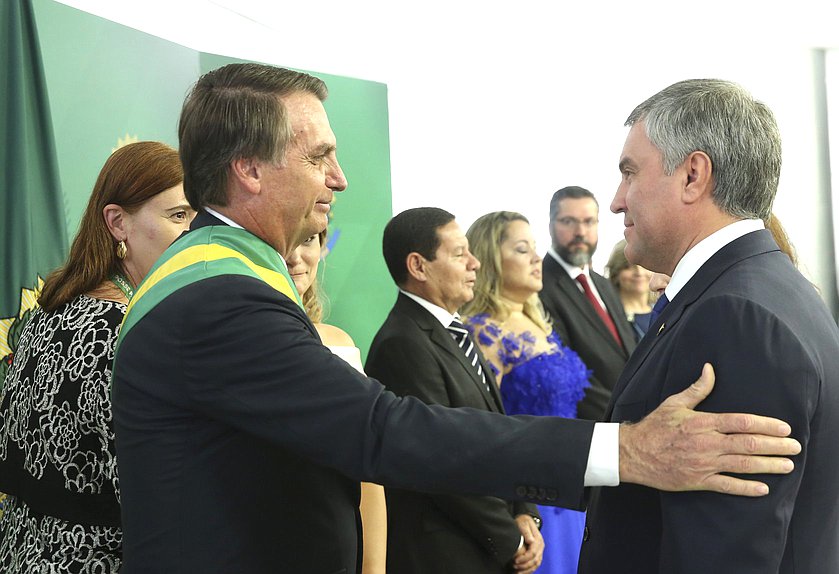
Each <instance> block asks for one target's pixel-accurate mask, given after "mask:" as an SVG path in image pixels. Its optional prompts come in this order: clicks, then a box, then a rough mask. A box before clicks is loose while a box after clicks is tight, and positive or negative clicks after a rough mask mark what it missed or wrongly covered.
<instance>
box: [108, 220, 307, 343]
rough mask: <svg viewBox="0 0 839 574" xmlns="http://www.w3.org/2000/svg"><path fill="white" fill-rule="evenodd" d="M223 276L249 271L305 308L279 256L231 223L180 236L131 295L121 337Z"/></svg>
mask: <svg viewBox="0 0 839 574" xmlns="http://www.w3.org/2000/svg"><path fill="white" fill-rule="evenodd" d="M219 275H246V276H248V277H253V278H255V279H259V280H260V281H263V282H264V283H267V284H268V285H270V286H271V287H273V288H274V289H276V290H277V291H279V292H280V293H282V294H283V295H285V296H286V297H288V298H289V299H291V300H292V301H295V302H296V303H297V304H298V305H300V307H301V308H302V306H303V304H302V302H301V300H300V295H299V294H298V293H297V289H296V288H295V287H294V282H293V281H292V280H291V277H290V276H289V274H288V269H286V266H285V264H284V263H283V261H282V259H281V258H280V256H279V254H278V253H277V252H276V251H275V250H274V249H273V248H272V247H271V246H270V245H268V244H267V243H265V242H264V241H262V240H261V239H259V238H258V237H256V236H255V235H253V234H252V233H250V232H248V231H246V230H244V229H240V228H238V227H231V226H227V225H212V226H207V227H200V228H198V229H196V230H194V231H190V232H189V233H187V234H186V235H185V236H183V237H181V238H179V239H178V240H177V241H175V243H173V244H172V245H171V247H169V249H167V250H166V251H165V252H164V253H163V255H161V257H160V259H158V260H157V262H156V263H155V264H154V266H153V267H152V268H151V270H150V271H149V274H148V275H147V276H146V278H145V279H144V280H143V282H142V283H140V285H139V286H138V287H137V291H136V292H135V293H134V296H133V297H132V298H131V302H130V303H129V305H128V310H127V311H126V313H125V318H124V319H123V321H122V327H121V328H120V332H119V339H118V340H117V347H116V352H115V355H116V354H117V353H119V347H120V344H121V343H122V341H123V339H125V337H126V335H128V333H129V332H130V331H131V328H132V327H134V325H136V324H137V323H138V322H139V321H140V320H141V319H142V318H143V317H145V316H146V315H147V314H148V313H149V312H150V311H151V310H152V309H154V308H155V307H156V306H157V304H158V303H160V302H161V301H163V300H164V299H166V297H168V296H169V295H171V294H172V293H174V292H175V291H177V290H179V289H181V288H183V287H186V286H187V285H191V284H192V283H196V282H198V281H202V280H204V279H209V278H210V277H217V276H219Z"/></svg>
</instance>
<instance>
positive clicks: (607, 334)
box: [539, 185, 635, 420]
mask: <svg viewBox="0 0 839 574" xmlns="http://www.w3.org/2000/svg"><path fill="white" fill-rule="evenodd" d="M598 213H599V206H598V205H597V200H596V199H595V198H594V194H592V193H591V192H590V191H589V190H587V189H584V188H582V187H578V186H573V185H572V186H569V187H563V188H562V189H560V190H559V191H557V192H556V193H554V194H553V197H552V198H551V205H550V217H551V219H550V233H551V248H550V249H549V250H548V255H546V256H545V258H544V261H543V262H542V276H543V281H544V286H543V287H542V291H541V293H539V297H540V299H541V300H542V304H543V305H544V306H545V310H546V311H547V312H548V314H549V315H550V317H551V319H552V320H553V326H554V329H555V330H556V332H557V333H558V334H559V336H560V338H561V339H562V341H563V343H565V344H566V345H568V346H569V347H571V348H572V349H574V350H575V351H576V352H577V353H578V354H579V355H580V358H581V359H582V360H583V362H584V363H585V364H586V366H588V368H590V369H591V370H592V374H591V378H590V382H591V386H590V387H589V388H588V389H586V395H585V397H584V398H583V400H582V401H580V402H579V404H578V405H577V416H578V417H579V418H583V419H590V420H599V419H601V418H602V417H603V414H604V413H605V412H606V405H607V404H608V403H609V397H610V396H611V394H612V389H613V388H614V386H615V382H616V381H617V380H618V377H619V376H620V374H621V371H622V370H623V367H624V365H625V364H626V361H627V359H628V358H629V355H630V354H631V353H632V351H633V349H634V348H635V338H634V336H633V334H632V326H631V325H630V324H629V322H628V321H627V320H626V315H625V314H624V312H623V307H622V305H621V302H620V299H619V298H618V294H617V293H615V290H614V288H613V287H612V285H611V284H610V283H609V280H608V279H606V278H604V277H603V276H602V275H599V274H597V273H595V272H594V271H592V270H591V257H592V255H594V251H595V250H596V249H597V223H598V220H597V217H598Z"/></svg>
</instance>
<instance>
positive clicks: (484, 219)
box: [461, 211, 551, 333]
mask: <svg viewBox="0 0 839 574" xmlns="http://www.w3.org/2000/svg"><path fill="white" fill-rule="evenodd" d="M514 221H524V222H525V223H527V224H529V223H530V222H529V221H528V220H527V218H526V217H525V216H524V215H522V214H520V213H516V212H514V211H494V212H492V213H487V214H486V215H483V216H481V217H479V218H478V219H477V220H475V222H474V223H473V224H472V225H471V226H469V230H468V231H467V232H466V238H467V239H469V250H470V251H472V254H473V255H475V257H477V258H478V260H479V261H480V262H481V266H480V267H479V268H478V271H477V280H476V281H475V289H474V292H475V297H474V298H473V299H472V300H471V301H469V302H468V303H466V304H465V305H464V306H463V308H462V309H461V311H462V313H463V314H464V315H480V314H483V313H486V314H489V316H490V317H491V318H492V319H495V320H497V321H504V320H505V319H507V317H508V316H509V314H510V311H509V309H508V308H507V306H506V305H504V303H503V302H502V300H501V287H502V283H503V280H502V279H503V278H502V276H501V249H500V247H501V243H502V242H503V241H504V239H505V238H506V233H507V228H508V227H509V225H510V224H511V223H512V222H514ZM523 312H524V315H525V316H526V317H527V318H529V319H530V320H531V321H533V322H534V323H536V325H538V326H539V328H541V329H542V330H544V331H545V333H550V331H551V328H550V320H549V319H548V316H547V314H546V313H545V309H544V308H543V307H542V302H541V301H540V300H539V295H538V293H533V294H532V295H531V296H530V297H528V298H527V300H526V301H525V302H524V309H523Z"/></svg>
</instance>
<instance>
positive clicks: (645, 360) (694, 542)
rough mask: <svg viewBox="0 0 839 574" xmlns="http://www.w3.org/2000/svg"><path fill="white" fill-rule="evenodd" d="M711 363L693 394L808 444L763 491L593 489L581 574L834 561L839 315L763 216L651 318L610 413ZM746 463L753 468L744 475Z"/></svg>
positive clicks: (835, 568)
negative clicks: (775, 422)
mask: <svg viewBox="0 0 839 574" xmlns="http://www.w3.org/2000/svg"><path fill="white" fill-rule="evenodd" d="M705 362H710V363H711V364H713V366H714V369H715V371H716V385H715V388H714V390H713V392H712V393H711V395H710V396H709V397H708V398H707V399H706V400H705V401H704V402H702V403H701V404H700V405H699V409H700V410H705V411H713V412H748V413H756V414H761V415H767V416H773V417H777V418H780V419H782V420H785V421H787V422H789V423H790V425H791V426H792V434H793V436H794V437H795V438H796V439H798V440H799V441H800V442H801V444H802V446H803V450H802V453H801V454H800V455H798V456H796V457H795V471H794V472H793V473H792V474H791V475H787V476H779V475H773V476H758V477H757V478H759V479H760V480H762V481H765V482H767V483H768V484H769V487H770V494H769V495H768V496H765V497H762V498H741V497H735V496H727V495H724V494H713V493H708V492H696V493H690V492H687V493H667V492H659V491H656V490H653V489H649V488H646V487H642V486H636V485H631V484H625V485H621V486H619V487H617V488H603V489H597V490H598V492H596V493H595V496H594V497H593V501H592V504H590V506H589V512H588V524H587V531H588V532H587V541H586V542H584V543H583V551H582V555H581V558H580V570H579V571H580V572H581V573H584V574H606V573H609V574H612V573H614V572H620V573H622V574H655V573H661V574H671V573H696V574H700V573H701V574H708V573H716V574H723V573H726V574H727V573H729V572H730V573H736V574H767V573H769V572H781V573H785V574H802V573H807V574H821V573H827V572H839V534H837V533H839V456H837V453H839V450H837V446H836V441H837V438H839V329H837V326H836V323H835V322H834V320H833V319H832V317H831V316H830V314H829V312H828V311H827V309H826V307H825V305H824V304H823V303H822V301H821V299H820V297H819V295H818V293H817V292H816V289H815V288H814V287H813V285H811V284H810V283H809V282H808V281H807V280H805V279H804V277H802V276H801V274H800V273H798V271H797V270H795V269H794V268H793V266H792V264H791V263H790V260H789V258H788V257H787V256H786V255H785V254H783V253H782V252H781V251H780V250H779V249H778V246H777V245H776V244H775V242H774V241H773V239H772V237H771V235H770V233H769V232H768V231H766V230H761V231H756V232H753V233H749V234H747V235H745V236H743V237H741V238H739V239H737V240H735V241H733V242H732V243H730V244H728V245H726V246H725V247H723V248H722V249H721V250H720V251H718V252H717V253H716V254H715V255H713V256H712V257H711V258H710V259H709V260H708V261H707V262H706V263H705V264H704V265H703V266H702V267H701V268H700V269H699V271H698V272H697V273H696V274H695V275H694V277H693V278H692V279H691V280H690V281H689V282H688V283H687V284H686V285H685V286H684V287H683V288H682V290H681V291H680V292H679V293H678V295H677V296H676V297H675V298H674V300H673V301H672V302H671V303H670V304H669V305H668V306H667V307H666V308H665V309H664V311H663V312H662V314H661V315H660V316H659V317H658V318H657V319H656V321H654V322H653V323H652V325H651V326H650V329H649V331H647V334H646V335H645V336H644V338H643V339H642V340H641V342H640V343H639V346H638V348H637V349H636V350H635V353H634V354H633V355H632V357H631V358H630V360H629V362H628V363H627V365H626V369H625V370H624V373H623V375H622V376H621V378H620V380H619V381H618V384H617V386H616V387H615V390H614V394H613V398H612V403H611V405H610V407H609V412H608V416H609V418H610V420H612V421H637V420H639V419H641V418H642V417H643V416H644V415H646V414H647V413H649V412H650V411H652V410H653V409H654V408H655V407H656V406H657V405H659V404H660V403H661V402H662V401H663V400H664V399H665V398H667V397H668V396H670V395H671V394H673V393H675V392H678V391H681V390H682V389H683V388H684V387H685V386H686V384H687V383H689V382H691V381H694V380H696V379H697V378H698V376H699V374H700V372H701V369H702V365H703V363H705ZM750 476H753V475H750Z"/></svg>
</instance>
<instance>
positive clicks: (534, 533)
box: [513, 514, 545, 574]
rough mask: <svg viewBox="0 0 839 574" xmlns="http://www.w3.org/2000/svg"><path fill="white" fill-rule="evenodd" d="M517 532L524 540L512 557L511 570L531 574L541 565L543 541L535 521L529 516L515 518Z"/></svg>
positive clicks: (543, 549) (522, 515)
mask: <svg viewBox="0 0 839 574" xmlns="http://www.w3.org/2000/svg"><path fill="white" fill-rule="evenodd" d="M516 523H517V524H518V525H519V532H521V535H522V537H523V538H524V544H522V546H521V548H519V550H518V552H516V555H515V556H513V570H515V571H516V572H520V573H521V574H531V573H532V572H533V571H535V570H536V569H537V568H538V567H539V565H540V564H542V553H543V552H544V551H545V540H544V539H543V538H542V533H541V532H539V527H538V526H536V521H534V520H533V517H532V516H530V515H529V514H519V515H518V516H516Z"/></svg>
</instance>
